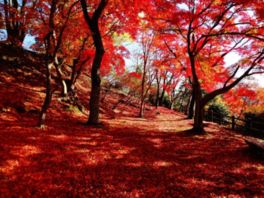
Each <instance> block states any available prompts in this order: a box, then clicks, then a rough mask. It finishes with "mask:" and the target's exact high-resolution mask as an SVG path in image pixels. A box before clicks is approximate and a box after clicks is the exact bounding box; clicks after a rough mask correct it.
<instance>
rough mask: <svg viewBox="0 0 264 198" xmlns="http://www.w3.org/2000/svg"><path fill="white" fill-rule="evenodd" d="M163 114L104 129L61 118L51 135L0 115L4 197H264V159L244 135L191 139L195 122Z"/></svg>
mask: <svg viewBox="0 0 264 198" xmlns="http://www.w3.org/2000/svg"><path fill="white" fill-rule="evenodd" d="M159 112H160V114H158V115H157V116H156V118H154V117H152V118H147V119H140V118H131V117H119V118H116V119H107V118H103V122H104V124H105V127H104V128H102V129H96V128H91V127H86V126H83V124H82V122H84V120H85V118H84V117H82V116H79V117H72V116H71V117H69V118H67V117H66V118H65V119H64V120H61V118H60V117H58V118H56V117H55V118H54V119H53V121H49V128H48V129H47V130H46V131H41V130H39V129H36V128H33V127H32V126H34V123H35V118H34V117H32V116H26V115H24V116H22V117H21V120H19V119H17V116H18V115H17V114H16V115H11V114H2V115H1V119H0V197H11V196H18V195H21V196H23V197H30V196H32V197H47V196H49V197H55V196H56V197H216V196H227V195H234V196H241V197H253V196H259V197H261V196H264V162H263V159H261V158H259V156H257V155H255V154H254V153H252V152H250V150H248V148H247V145H246V144H245V143H244V141H243V138H242V137H241V136H239V135H235V134H234V133H232V132H230V131H226V130H224V129H221V128H219V127H218V126H217V125H214V124H208V127H207V128H206V130H207V131H208V134H207V135H203V136H191V135H190V134H188V132H186V131H187V130H188V129H190V128H191V124H192V122H191V121H189V120H186V119H184V117H183V116H182V115H181V114H177V113H172V112H171V111H170V110H165V109H160V110H159ZM8 116H9V117H8ZM70 119H71V120H70Z"/></svg>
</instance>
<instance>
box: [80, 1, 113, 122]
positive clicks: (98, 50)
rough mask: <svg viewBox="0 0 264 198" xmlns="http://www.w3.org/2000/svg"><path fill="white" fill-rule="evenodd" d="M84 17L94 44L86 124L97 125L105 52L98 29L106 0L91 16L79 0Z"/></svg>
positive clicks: (84, 3) (84, 2) (101, 2)
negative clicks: (102, 64)
mask: <svg viewBox="0 0 264 198" xmlns="http://www.w3.org/2000/svg"><path fill="white" fill-rule="evenodd" d="M80 2H81V6H82V11H83V14H84V19H85V21H86V23H87V25H88V26H89V29H90V31H91V32H92V37H93V41H94V46H95V57H94V60H93V64H92V72H91V79H92V89H91V95H90V115H89V119H88V122H87V124H89V125H97V124H99V107H100V90H101V78H100V74H99V71H100V66H101V63H102V59H103V56H104V53H105V50H104V45H103V41H102V36H101V33H100V30H99V24H98V21H99V18H100V17H101V14H102V13H103V11H104V8H105V7H106V5H107V3H108V0H101V1H100V3H99V5H98V7H97V8H96V10H95V11H94V13H93V15H92V17H90V16H89V14H88V11H87V4H86V0H80Z"/></svg>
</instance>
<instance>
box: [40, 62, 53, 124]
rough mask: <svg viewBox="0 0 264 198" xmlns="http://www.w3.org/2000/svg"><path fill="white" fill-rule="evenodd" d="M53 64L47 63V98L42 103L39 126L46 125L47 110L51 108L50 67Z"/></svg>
mask: <svg viewBox="0 0 264 198" xmlns="http://www.w3.org/2000/svg"><path fill="white" fill-rule="evenodd" d="M51 66H52V64H46V91H45V94H46V95H45V100H44V103H43V105H42V108H41V111H40V116H39V123H38V126H39V127H40V128H44V127H45V121H46V114H47V110H48V108H49V105H50V103H51V100H52V91H51V73H50V68H51Z"/></svg>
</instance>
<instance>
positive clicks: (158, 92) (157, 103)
mask: <svg viewBox="0 0 264 198" xmlns="http://www.w3.org/2000/svg"><path fill="white" fill-rule="evenodd" d="M159 95H160V83H159V81H158V80H157V92H156V102H155V103H156V104H155V105H156V108H158V106H159Z"/></svg>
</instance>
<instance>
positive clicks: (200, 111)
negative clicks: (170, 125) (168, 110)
mask: <svg viewBox="0 0 264 198" xmlns="http://www.w3.org/2000/svg"><path fill="white" fill-rule="evenodd" d="M195 91H196V92H195V114H194V125H193V132H195V133H198V134H201V133H204V126H203V118H204V105H203V102H202V92H201V90H200V89H199V88H197V90H195Z"/></svg>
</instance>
